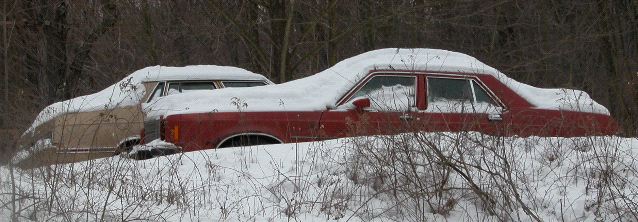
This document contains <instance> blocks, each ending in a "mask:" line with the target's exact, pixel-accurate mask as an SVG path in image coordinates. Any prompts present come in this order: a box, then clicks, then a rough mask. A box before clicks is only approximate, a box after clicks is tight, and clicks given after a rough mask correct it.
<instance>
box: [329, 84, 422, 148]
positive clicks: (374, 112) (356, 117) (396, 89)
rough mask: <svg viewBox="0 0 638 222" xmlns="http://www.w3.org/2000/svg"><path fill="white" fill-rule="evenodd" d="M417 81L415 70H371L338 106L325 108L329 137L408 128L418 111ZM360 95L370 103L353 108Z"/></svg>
mask: <svg viewBox="0 0 638 222" xmlns="http://www.w3.org/2000/svg"><path fill="white" fill-rule="evenodd" d="M416 85H417V77H416V75H414V74H386V73H380V74H371V75H370V76H369V77H368V78H366V79H364V80H363V81H362V83H361V84H358V85H357V86H356V87H355V88H354V89H352V90H350V93H349V94H348V95H346V96H345V97H344V98H345V99H344V100H343V101H344V102H342V103H341V104H342V105H341V106H340V107H339V108H337V109H334V110H330V111H327V112H324V114H323V115H322V117H321V122H320V129H321V132H323V133H324V136H325V137H328V138H334V137H344V136H359V135H376V134H394V133H400V132H405V131H406V123H407V122H408V121H411V120H412V119H413V117H414V115H413V113H414V112H415V111H416V94H417V93H416V88H417V87H416ZM359 99H369V101H370V107H368V108H365V109H364V110H359V111H357V110H356V109H353V107H352V106H353V105H352V103H353V102H354V101H356V100H359Z"/></svg>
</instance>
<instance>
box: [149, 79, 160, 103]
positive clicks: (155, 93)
mask: <svg viewBox="0 0 638 222" xmlns="http://www.w3.org/2000/svg"><path fill="white" fill-rule="evenodd" d="M163 93H164V83H163V82H160V83H158V84H157V86H156V87H155V90H154V91H153V94H151V98H148V102H151V101H155V100H157V99H158V98H160V97H162V94H163Z"/></svg>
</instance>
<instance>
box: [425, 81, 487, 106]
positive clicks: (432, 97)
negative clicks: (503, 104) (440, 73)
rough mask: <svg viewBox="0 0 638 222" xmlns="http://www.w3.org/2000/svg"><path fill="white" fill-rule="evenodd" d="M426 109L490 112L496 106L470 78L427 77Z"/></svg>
mask: <svg viewBox="0 0 638 222" xmlns="http://www.w3.org/2000/svg"><path fill="white" fill-rule="evenodd" d="M427 81H428V84H427V97H428V100H427V101H428V110H430V111H435V112H491V111H492V110H496V108H497V107H498V105H497V103H496V102H495V101H494V100H493V99H492V98H491V97H490V96H489V94H487V92H486V91H485V89H484V88H483V87H481V86H480V85H479V84H478V83H477V82H476V81H474V80H471V79H456V78H436V77H428V78H427Z"/></svg>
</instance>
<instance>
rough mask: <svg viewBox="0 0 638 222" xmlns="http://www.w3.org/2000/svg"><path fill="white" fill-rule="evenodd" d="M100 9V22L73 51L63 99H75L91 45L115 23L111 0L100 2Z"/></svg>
mask: <svg viewBox="0 0 638 222" xmlns="http://www.w3.org/2000/svg"><path fill="white" fill-rule="evenodd" d="M101 7H102V13H103V16H104V17H103V18H102V21H101V22H100V24H99V25H98V26H97V27H95V29H93V31H92V32H91V33H90V34H89V35H87V37H86V38H84V40H83V41H82V43H81V45H80V47H78V48H77V49H75V53H74V54H75V56H74V59H73V61H72V63H71V65H70V70H69V73H68V75H67V76H65V79H66V81H65V83H66V84H67V87H66V91H65V94H64V97H65V99H69V98H73V97H75V94H76V93H75V92H76V91H77V88H76V87H77V84H78V80H79V79H80V78H82V71H83V70H84V66H85V65H86V63H87V61H88V60H89V58H90V57H89V56H90V53H91V49H92V47H93V44H94V43H95V42H96V41H97V40H98V39H99V38H100V36H102V35H103V34H104V33H106V32H107V31H108V30H109V29H111V28H112V27H113V26H114V25H115V23H116V22H117V18H118V15H117V6H116V5H115V3H114V2H113V1H112V0H103V1H102V2H101Z"/></svg>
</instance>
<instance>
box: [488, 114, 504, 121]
mask: <svg viewBox="0 0 638 222" xmlns="http://www.w3.org/2000/svg"><path fill="white" fill-rule="evenodd" d="M487 119H488V120H489V121H501V120H503V117H502V116H501V114H489V115H487Z"/></svg>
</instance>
